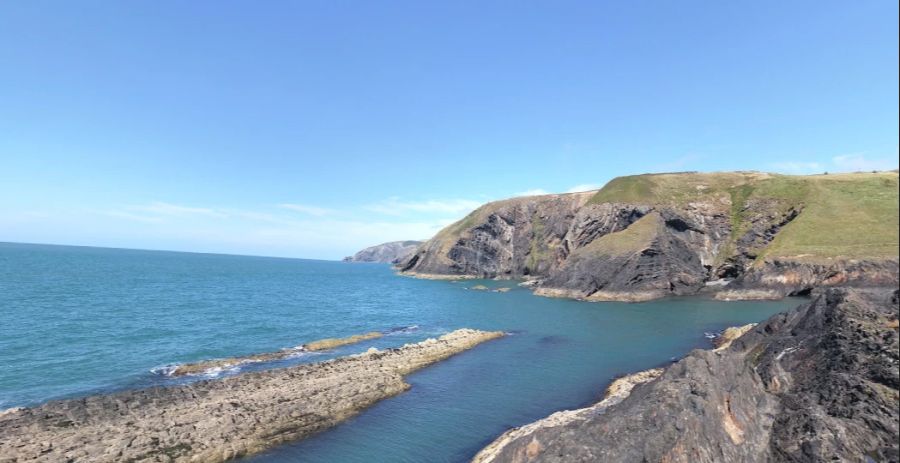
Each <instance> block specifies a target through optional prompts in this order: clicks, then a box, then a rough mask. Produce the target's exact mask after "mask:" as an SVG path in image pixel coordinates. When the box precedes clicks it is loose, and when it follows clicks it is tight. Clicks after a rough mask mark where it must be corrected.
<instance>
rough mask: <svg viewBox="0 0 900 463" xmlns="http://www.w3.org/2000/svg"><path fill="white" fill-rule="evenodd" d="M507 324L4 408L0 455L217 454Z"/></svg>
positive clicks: (199, 458)
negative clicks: (317, 359)
mask: <svg viewBox="0 0 900 463" xmlns="http://www.w3.org/2000/svg"><path fill="white" fill-rule="evenodd" d="M501 336H503V333H501V332H485V331H477V330H469V329H462V330H457V331H454V332H452V333H449V334H446V335H444V336H441V337H440V338H439V339H429V340H426V341H422V342H420V343H417V344H408V345H405V346H403V347H400V348H397V349H389V350H385V351H377V350H374V349H371V350H370V351H369V352H366V353H363V354H359V355H353V356H349V357H342V358H338V359H335V360H330V361H327V362H322V363H316V364H308V365H300V366H295V367H290V368H284V369H277V370H270V371H263V372H254V373H246V374H243V375H239V376H235V377H231V378H225V379H221V380H209V381H201V382H197V383H193V384H189V385H184V386H175V387H168V388H153V389H145V390H137V391H127V392H121V393H117V394H112V395H101V396H91V397H85V398H81V399H72V400H63V401H56V402H49V403H47V404H44V405H41V406H39V407H34V408H20V409H13V410H10V411H7V412H5V413H3V414H0V462H4V463H6V462H26V461H27V462H31V461H34V462H61V461H78V462H168V461H178V462H187V461H191V462H220V461H225V460H228V459H232V458H236V457H240V456H243V455H249V454H253V453H256V452H259V451H262V450H264V449H266V448H268V447H271V446H273V445H277V444H279V443H283V442H287V441H290V440H295V439H300V438H303V437H306V436H309V435H311V434H313V433H316V432H319V431H322V430H324V429H327V428H329V427H331V426H333V425H335V424H336V423H338V422H340V421H342V420H344V419H347V418H348V417H350V416H353V415H354V414H356V413H358V412H359V411H360V410H362V409H364V408H366V407H368V406H370V405H372V404H373V403H375V402H377V401H379V400H381V399H384V398H387V397H391V396H393V395H396V394H399V393H401V392H403V391H405V390H406V389H408V388H409V385H408V384H406V383H405V382H404V381H403V376H404V375H406V374H409V373H411V372H413V371H415V370H418V369H420V368H423V367H425V366H428V365H430V364H432V363H435V362H438V361H440V360H443V359H446V358H448V357H450V356H452V355H454V354H457V353H460V352H462V351H465V350H467V349H470V348H472V347H474V346H476V345H478V344H480V343H482V342H485V341H488V340H491V339H496V338H499V337H501Z"/></svg>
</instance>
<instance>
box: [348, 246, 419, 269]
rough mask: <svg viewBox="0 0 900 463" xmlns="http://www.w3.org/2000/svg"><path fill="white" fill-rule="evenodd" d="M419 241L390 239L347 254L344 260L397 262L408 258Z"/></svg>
mask: <svg viewBox="0 0 900 463" xmlns="http://www.w3.org/2000/svg"><path fill="white" fill-rule="evenodd" d="M421 244H422V242H421V241H412V240H408V241H391V242H390V243H382V244H379V245H376V246H370V247H368V248H365V249H363V250H362V251H359V252H357V253H356V254H354V255H352V256H347V257H345V258H344V259H343V260H344V262H377V263H382V264H392V263H398V262H400V261H402V260H404V259H406V258H408V257H409V256H410V255H412V253H414V252H415V251H416V249H417V248H418V247H419V245H421Z"/></svg>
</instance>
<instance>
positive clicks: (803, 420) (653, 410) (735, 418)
mask: <svg viewBox="0 0 900 463" xmlns="http://www.w3.org/2000/svg"><path fill="white" fill-rule="evenodd" d="M897 319H898V292H897V291H896V290H893V291H891V290H886V289H845V288H832V289H827V290H825V291H823V292H821V293H819V294H816V295H815V297H814V299H813V300H812V302H810V303H807V304H804V305H802V306H800V307H798V308H796V309H794V310H792V311H790V312H787V313H783V314H778V315H775V316H773V317H772V318H770V319H769V320H768V321H766V322H764V323H762V324H760V325H758V326H757V327H755V328H753V329H750V330H749V331H748V332H747V333H746V334H744V335H743V336H741V337H739V338H738V339H737V340H734V341H733V342H732V343H731V345H730V346H727V347H725V348H723V349H716V350H715V351H708V350H696V351H694V352H692V353H691V354H690V355H688V356H687V357H685V358H684V359H682V360H680V361H678V362H677V363H675V364H673V365H672V366H670V367H668V368H666V369H665V371H664V372H663V373H662V374H661V375H659V378H658V379H653V378H650V379H649V380H648V381H645V382H643V383H642V384H636V385H635V386H634V388H633V389H632V391H631V394H630V395H628V396H627V397H626V398H624V400H621V401H619V402H617V403H611V404H609V403H603V402H601V403H600V404H598V405H595V406H593V407H589V408H586V409H582V410H576V411H571V412H561V413H563V414H564V415H560V414H554V415H552V416H551V417H550V418H548V419H545V420H541V421H538V422H536V423H532V424H530V425H527V426H524V427H522V428H518V429H517V430H513V431H510V432H508V433H506V434H504V435H503V436H502V437H501V438H500V439H498V441H496V442H495V443H493V444H491V445H490V446H488V447H487V448H486V449H485V450H484V451H482V452H481V453H479V455H478V456H477V457H476V460H475V461H477V462H479V463H487V462H516V463H524V462H538V461H540V462H578V461H621V462H632V461H633V462H643V461H660V462H692V463H698V462H699V463H702V462H720V461H729V462H781V461H785V462H787V461H792V462H817V461H858V462H869V461H886V462H887V461H891V462H896V461H898V460H900V448H898V446H900V444H898V419H900V412H898V405H900V403H898V390H900V371H898V365H900V353H898V332H897V326H898V322H897ZM554 417H556V418H555V419H551V418H554ZM565 417H568V419H561V418H565ZM522 430H526V431H522Z"/></svg>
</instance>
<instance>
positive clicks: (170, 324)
mask: <svg viewBox="0 0 900 463" xmlns="http://www.w3.org/2000/svg"><path fill="white" fill-rule="evenodd" d="M517 283H518V282H516V281H489V280H466V281H431V280H420V279H414V278H407V277H403V276H398V275H396V273H395V272H394V271H393V270H392V269H391V267H390V266H389V265H385V264H360V263H345V262H336V261H320V260H305V259H289V258H273V257H249V256H234V255H222V254H197V253H182V252H166V251H142V250H126V249H108V248H95V247H74V246H55V245H34V244H14V243H0V410H2V409H6V408H9V407H18V406H33V405H37V404H40V403H43V402H45V401H48V400H54V399H61V398H71V397H79V396H84V395H90V394H101V393H108V392H113V391H119V390H124V389H132V388H144V387H150V386H159V385H169V384H176V383H179V382H186V381H195V380H198V379H208V378H210V377H217V376H226V375H233V374H240V373H241V372H243V371H248V370H254V369H263V368H283V367H286V366H290V365H292V364H297V363H304V362H318V361H323V360H326V359H329V358H333V357H335V356H342V355H348V354H353V353H357V352H361V351H364V350H367V349H369V348H370V347H377V348H386V347H398V346H401V345H403V344H405V343H412V342H418V341H422V340H424V339H427V338H432V337H437V336H440V335H441V334H443V333H447V332H449V331H452V330H454V329H458V328H478V329H483V330H503V331H505V332H507V333H508V334H509V335H508V336H506V337H504V338H501V339H499V340H495V341H490V342H488V343H485V344H482V345H480V346H477V347H475V348H474V349H472V350H470V351H467V352H464V353H461V354H459V355H456V356H454V357H452V358H450V359H448V360H445V361H442V362H439V363H437V364H435V365H432V366H429V367H427V368H425V369H423V370H420V371H418V372H416V373H413V374H411V375H409V376H408V377H407V378H406V380H407V382H408V383H409V384H410V385H411V386H412V387H411V389H410V390H409V391H407V392H404V393H402V394H400V395H398V396H396V397H393V398H389V399H386V400H383V401H381V402H379V403H377V404H376V405H374V406H373V407H371V408H369V409H367V410H365V411H364V412H362V413H361V414H359V415H357V416H356V417H354V418H352V419H350V420H348V421H346V422H344V423H342V424H340V425H338V426H336V427H334V428H332V429H330V430H328V431H325V432H323V433H321V434H318V435H316V436H313V437H311V438H309V439H306V440H302V441H298V442H296V443H290V444H286V445H283V446H280V447H276V448H274V449H272V450H270V451H267V452H265V453H263V454H259V455H257V456H254V457H250V458H247V459H245V461H252V462H255V463H263V462H366V463H371V462H465V461H468V460H469V459H471V458H472V457H473V456H474V455H475V453H477V452H478V450H480V449H481V448H482V447H483V446H484V445H487V444H488V443H490V442H491V441H492V440H493V439H494V438H495V437H497V436H498V435H500V434H501V433H503V432H504V431H506V430H507V429H509V428H511V427H514V426H520V425H523V424H526V423H529V422H531V421H534V420H536V419H540V418H543V417H545V416H547V415H549V414H551V413H553V412H555V411H558V410H562V409H573V408H578V407H583V406H586V405H589V404H591V403H593V402H595V401H597V400H599V399H600V398H601V397H602V393H603V390H604V388H605V387H606V386H607V385H608V384H609V382H610V381H611V380H613V379H614V378H616V377H618V376H621V375H624V374H627V373H630V372H635V371H639V370H644V369H648V368H653V367H658V366H664V365H667V364H669V363H671V362H673V361H676V360H677V359H679V358H681V357H683V356H684V355H686V354H688V353H689V352H690V351H691V350H692V349H698V348H699V349H702V348H709V347H711V344H710V338H711V337H713V336H714V335H715V334H716V333H718V332H720V331H721V330H723V329H724V328H726V327H728V326H735V325H743V324H746V323H750V322H759V321H762V320H765V319H766V318H768V317H769V316H771V315H773V314H775V313H777V312H780V311H784V310H787V309H789V308H791V307H793V306H796V305H797V304H799V303H801V302H802V299H796V298H794V299H784V300H780V301H752V302H749V301H748V302H722V301H716V300H714V299H712V298H707V297H672V298H667V299H662V300H656V301H651V302H642V303H616V302H603V303H598V302H580V301H574V300H567V299H552V298H545V297H538V296H534V295H533V294H532V293H531V291H530V290H528V289H527V288H524V287H521V286H519V285H518V284H517ZM475 285H485V286H487V287H488V288H489V289H498V288H502V287H508V288H511V290H509V291H508V292H494V291H490V290H488V291H483V290H475V289H472V288H473V286H475ZM370 331H381V332H384V333H385V336H383V337H381V338H379V339H374V340H370V341H366V342H362V343H359V344H355V345H350V346H344V347H341V348H338V349H335V350H333V351H328V352H320V353H311V352H303V351H300V350H297V353H296V355H292V356H290V357H289V358H287V359H283V360H280V361H278V362H273V363H270V364H253V365H246V366H245V367H243V369H241V368H232V369H226V370H216V371H210V372H206V373H204V374H202V375H197V376H195V377H181V378H172V377H170V376H168V375H167V373H168V372H170V371H171V369H172V367H173V366H175V365H178V364H181V363H186V362H195V361H199V360H206V359H216V358H224V357H233V356H240V355H246V354H252V353H260V352H273V351H279V350H281V349H293V348H296V347H297V346H299V345H302V344H303V343H305V342H309V341H313V340H317V339H323V338H331V337H346V336H350V335H353V334H359V333H366V332H370Z"/></svg>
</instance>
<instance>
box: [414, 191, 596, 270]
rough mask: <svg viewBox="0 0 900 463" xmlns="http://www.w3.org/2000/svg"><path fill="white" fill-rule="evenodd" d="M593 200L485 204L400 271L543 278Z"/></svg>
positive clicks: (571, 197) (583, 196) (575, 197)
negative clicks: (573, 224)
mask: <svg viewBox="0 0 900 463" xmlns="http://www.w3.org/2000/svg"><path fill="white" fill-rule="evenodd" d="M591 195H592V193H571V194H560V195H544V196H532V197H523V198H513V199H507V200H503V201H497V202H494V203H490V204H487V205H485V206H482V207H480V208H478V209H476V210H475V211H474V212H472V213H471V214H469V215H468V216H466V217H465V218H464V219H462V220H461V221H459V222H457V223H455V224H453V225H451V226H449V227H448V228H446V229H444V230H442V231H441V232H440V233H438V235H437V236H435V238H432V239H431V240H428V241H426V242H425V244H423V245H422V246H421V247H420V248H419V249H418V250H417V251H416V253H415V254H413V255H412V256H410V257H409V258H408V259H407V260H406V261H404V262H402V263H401V265H400V269H401V271H402V272H405V273H413V274H417V275H426V276H427V275H454V276H455V275H458V276H475V277H478V278H521V277H523V276H528V275H545V274H547V273H548V272H549V271H551V270H552V269H555V268H556V267H558V265H559V264H560V262H561V259H560V258H559V252H560V247H561V245H562V241H563V239H564V238H565V236H566V234H567V231H568V227H569V224H570V223H571V221H572V219H573V218H574V217H575V214H576V212H577V211H578V210H579V209H580V208H581V207H582V206H583V205H584V204H585V203H586V202H587V200H588V199H590V197H591Z"/></svg>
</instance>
